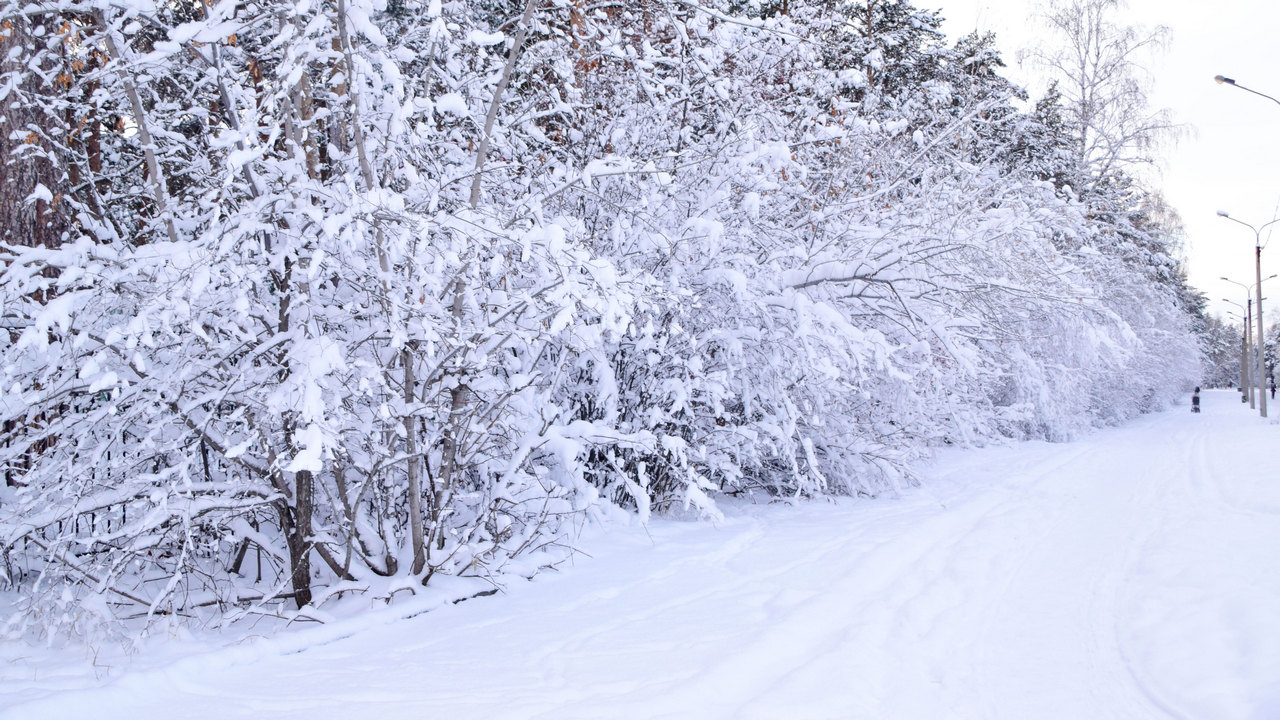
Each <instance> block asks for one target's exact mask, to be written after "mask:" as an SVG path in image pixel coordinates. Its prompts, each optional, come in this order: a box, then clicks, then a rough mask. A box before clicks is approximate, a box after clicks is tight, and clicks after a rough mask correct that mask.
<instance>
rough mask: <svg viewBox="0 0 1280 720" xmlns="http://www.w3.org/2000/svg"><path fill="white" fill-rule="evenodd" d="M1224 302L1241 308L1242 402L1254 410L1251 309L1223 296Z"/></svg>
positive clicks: (1246, 296)
mask: <svg viewBox="0 0 1280 720" xmlns="http://www.w3.org/2000/svg"><path fill="white" fill-rule="evenodd" d="M1222 279H1223V280H1227V279H1226V278H1222ZM1227 282H1235V281H1234V280H1227ZM1236 284H1237V285H1238V284H1239V283H1236ZM1245 298H1246V299H1247V298H1248V294H1247V293H1246V295H1245ZM1222 302H1226V303H1231V304H1232V305H1235V306H1236V307H1238V308H1240V314H1239V315H1238V317H1239V318H1240V320H1241V321H1243V322H1244V327H1243V329H1242V330H1241V331H1240V402H1247V403H1249V409H1250V410H1252V409H1253V381H1252V379H1251V378H1250V377H1249V339H1250V337H1251V336H1252V335H1253V331H1251V330H1250V329H1249V328H1250V327H1251V325H1250V323H1249V309H1248V308H1246V306H1245V305H1241V304H1240V303H1238V302H1233V301H1231V300H1228V299H1226V298H1222ZM1249 305H1250V306H1252V305H1253V303H1252V302H1250V303H1249ZM1231 314H1232V315H1236V313H1231Z"/></svg>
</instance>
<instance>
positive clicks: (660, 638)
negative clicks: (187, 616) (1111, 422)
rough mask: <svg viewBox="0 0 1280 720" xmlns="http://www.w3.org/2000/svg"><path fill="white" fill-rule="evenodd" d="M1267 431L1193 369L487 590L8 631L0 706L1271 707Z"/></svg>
mask: <svg viewBox="0 0 1280 720" xmlns="http://www.w3.org/2000/svg"><path fill="white" fill-rule="evenodd" d="M1278 433H1280V427H1277V425H1276V423H1275V422H1273V421H1265V420H1261V419H1259V418H1258V417H1257V416H1256V414H1250V412H1249V410H1248V406H1247V405H1242V404H1241V403H1240V402H1239V400H1238V395H1237V394H1236V393H1234V392H1230V391H1211V392H1208V393H1206V394H1205V396H1204V412H1203V413H1201V414H1199V415H1194V414H1192V413H1190V412H1188V408H1187V407H1186V406H1183V407H1181V408H1177V409H1175V410H1172V411H1169V412H1166V413H1162V414H1157V415H1152V416H1148V417H1145V418H1142V419H1139V420H1137V421H1135V422H1132V423H1130V424H1128V425H1126V426H1124V427H1121V428H1118V429H1113V430H1106V431H1100V432H1098V433H1096V434H1094V435H1092V436H1089V437H1086V438H1084V439H1082V440H1079V441H1076V442H1071V443H1065V444H1047V443H1024V444H1018V445H1014V446H1009V447H995V448H986V449H980V450H956V451H948V452H946V453H943V454H942V455H941V456H940V457H939V458H938V459H937V460H936V461H935V462H934V463H933V464H932V465H931V466H929V467H928V468H926V469H925V472H924V476H925V478H926V484H925V485H924V487H922V488H920V489H915V490H910V491H907V492H905V493H904V494H903V495H902V496H900V497H885V498H879V499H875V500H867V499H861V500H847V501H842V502H837V503H830V502H826V501H820V502H810V503H802V504H798V505H789V504H777V503H775V504H759V505H757V504H751V503H748V502H745V501H744V502H742V503H739V504H729V505H727V506H726V507H725V510H726V512H725V520H724V521H723V522H721V523H718V524H711V523H707V522H680V521H673V520H662V519H658V518H655V519H654V520H653V521H652V522H651V523H650V525H649V527H648V529H647V530H646V529H644V528H640V527H638V526H635V525H632V526H625V525H622V524H616V523H615V524H613V525H612V526H609V527H605V528H603V529H599V528H597V529H593V530H592V531H590V532H589V533H588V535H587V536H586V537H584V538H583V546H584V549H585V551H586V552H587V553H588V554H589V556H585V555H584V556H579V557H578V558H577V559H576V560H575V561H574V563H573V564H572V565H569V566H564V567H562V569H561V571H560V572H553V573H544V574H543V575H540V576H538V577H537V578H536V579H535V580H533V581H532V582H524V581H516V582H513V583H511V584H509V585H508V586H507V587H506V588H505V590H504V592H502V593H500V594H498V595H496V596H493V597H487V598H479V599H475V600H471V601H467V602H463V603H459V604H448V603H447V602H442V601H441V598H440V597H435V598H434V599H433V598H432V596H431V593H430V592H428V593H423V594H421V595H419V596H418V597H417V598H414V599H413V600H411V601H409V602H407V603H396V604H395V605H392V606H391V607H390V608H387V609H385V610H377V611H373V612H370V613H365V614H363V615H360V616H356V617H350V618H347V619H339V620H335V621H334V622H332V623H330V624H326V625H324V626H312V627H308V628H302V629H298V628H293V629H289V630H273V631H271V632H269V633H265V634H264V633H263V632H262V630H261V629H260V628H259V629H257V630H245V629H241V630H240V631H238V632H237V633H228V632H224V633H223V634H221V635H201V634H199V633H198V632H195V633H190V634H188V633H185V632H184V633H176V634H174V635H173V636H171V637H167V638H160V639H153V640H151V641H148V644H147V646H146V647H145V648H144V649H143V651H142V652H140V653H139V654H137V655H133V656H130V657H121V656H120V655H119V653H118V652H114V653H113V651H111V650H110V649H109V648H97V649H95V650H94V651H89V652H86V651H85V650H84V649H79V650H76V649H71V648H66V647H62V648H58V647H55V648H46V647H31V646H26V645H19V644H16V643H9V644H7V645H5V646H4V647H3V652H2V653H0V717H2V718H6V719H8V718H24V719H25V718H71V717H92V718H95V719H101V718H130V719H131V720H136V719H138V718H171V717H182V718H219V719H226V718H260V717H270V718H307V719H308V720H323V719H327V718H335V719H336V718H351V717H376V718H422V717H437V718H451V719H459V718H556V719H560V718H699V719H705V718H788V719H791V718H874V719H878V720H879V719H891V718H903V719H913V720H914V719H925V720H936V719H941V718H1010V719H1018V720H1027V719H1032V720H1034V719H1046V718H1063V719H1068V718H1069V719H1072V720H1078V719H1080V718H1090V719H1093V720H1098V719H1103V718H1125V719H1130V720H1131V719H1134V718H1170V717H1171V718H1195V719H1197V720H1206V719H1216V718H1280V611H1277V608H1278V607H1280V559H1278V557H1280V554H1278V553H1277V549H1278V548H1280V474H1278V473H1277V470H1278V469H1280V468H1278V467H1277V466H1278V465H1280V462H1277V458H1276V450H1277V449H1280V443H1278V442H1277V434H1278ZM415 603H417V605H415ZM433 603H434V604H435V605H436V606H437V607H436V609H434V610H431V611H430V612H420V614H416V615H413V616H412V617H405V616H406V615H410V614H412V613H413V612H417V611H419V610H421V609H425V608H426V607H428V606H431V605H432V604H433ZM415 608H417V610H415ZM255 633H256V634H255ZM95 651H96V652H97V655H96V656H95V655H94V652H95Z"/></svg>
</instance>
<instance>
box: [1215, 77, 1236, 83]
mask: <svg viewBox="0 0 1280 720" xmlns="http://www.w3.org/2000/svg"><path fill="white" fill-rule="evenodd" d="M1213 81H1214V82H1216V83H1218V84H1219V85H1223V84H1226V85H1235V84H1236V81H1235V80H1232V79H1231V78H1229V77H1223V76H1221V75H1214V76H1213Z"/></svg>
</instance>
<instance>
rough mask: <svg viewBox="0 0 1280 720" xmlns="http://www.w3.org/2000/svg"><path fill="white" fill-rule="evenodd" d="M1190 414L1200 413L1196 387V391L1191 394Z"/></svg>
mask: <svg viewBox="0 0 1280 720" xmlns="http://www.w3.org/2000/svg"><path fill="white" fill-rule="evenodd" d="M1191 412H1193V413H1198V412H1200V386H1199V385H1197V386H1196V391H1195V392H1193V393H1191Z"/></svg>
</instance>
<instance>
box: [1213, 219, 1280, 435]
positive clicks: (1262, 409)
mask: <svg viewBox="0 0 1280 720" xmlns="http://www.w3.org/2000/svg"><path fill="white" fill-rule="evenodd" d="M1218 215H1219V216H1220V217H1224V218H1226V219H1228V220H1230V221H1231V222H1233V223H1237V224H1239V225H1243V226H1245V227H1247V228H1249V229H1250V230H1252V231H1253V248H1254V253H1253V258H1254V274H1255V276H1256V277H1257V282H1256V284H1257V286H1258V287H1257V290H1256V292H1257V294H1258V295H1257V302H1258V342H1257V343H1255V346H1256V347H1257V349H1258V374H1257V376H1256V379H1257V381H1258V394H1259V395H1261V397H1260V398H1258V414H1260V415H1262V417H1266V416H1267V389H1266V387H1264V386H1263V384H1262V383H1263V379H1262V372H1263V367H1262V347H1263V346H1264V345H1265V342H1264V340H1263V338H1265V337H1266V336H1265V335H1263V334H1262V231H1263V230H1265V229H1267V226H1269V225H1273V224H1275V223H1277V222H1280V218H1275V219H1274V220H1271V221H1270V222H1266V223H1263V224H1262V225H1259V226H1258V227H1254V226H1252V225H1250V224H1249V223H1247V222H1245V221H1243V220H1237V219H1235V218H1233V217H1231V215H1229V214H1227V211H1226V210H1219V211H1218ZM1268 279H1270V278H1268Z"/></svg>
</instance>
